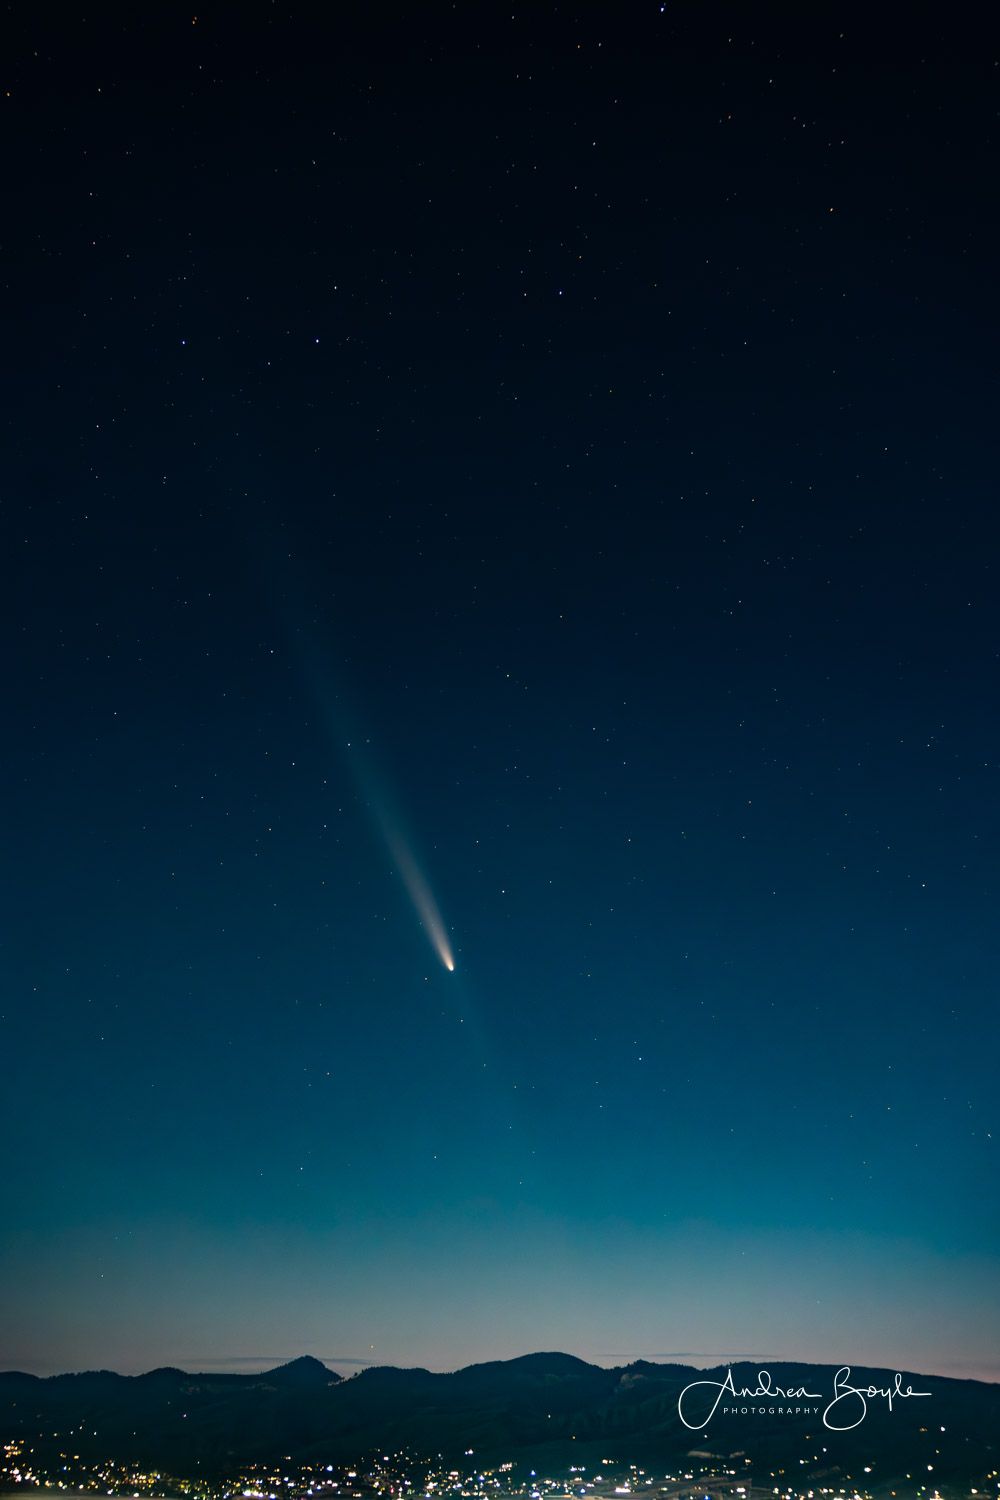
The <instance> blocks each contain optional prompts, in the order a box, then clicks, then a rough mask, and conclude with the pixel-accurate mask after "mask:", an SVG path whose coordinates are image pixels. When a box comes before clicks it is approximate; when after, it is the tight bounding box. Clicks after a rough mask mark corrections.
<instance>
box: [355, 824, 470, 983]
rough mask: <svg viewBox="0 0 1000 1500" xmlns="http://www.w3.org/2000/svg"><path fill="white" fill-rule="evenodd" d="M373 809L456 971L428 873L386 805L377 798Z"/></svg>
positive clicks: (433, 939) (442, 955)
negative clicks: (425, 873) (415, 856)
mask: <svg viewBox="0 0 1000 1500" xmlns="http://www.w3.org/2000/svg"><path fill="white" fill-rule="evenodd" d="M372 811H373V812H374V814H375V819H376V822H377V823H378V826H379V830H380V832H381V834H382V837H383V839H384V840H385V844H386V848H387V849H388V850H389V853H390V855H391V857H392V862H393V864H394V865H395V866H396V869H397V870H398V871H399V874H400V878H401V880H402V882H403V884H404V886H405V887H406V892H407V895H408V896H409V898H410V900H411V901H412V902H413V907H414V910H415V911H416V913H417V916H418V917H419V918H420V922H421V925H422V926H423V929H424V931H425V932H426V934H427V936H428V938H429V939H430V944H431V947H432V948H433V949H434V952H435V953H436V954H437V956H438V958H439V959H440V960H441V962H442V963H443V964H444V966H445V968H446V969H447V970H448V973H449V974H454V972H455V955H454V954H453V952H452V948H451V943H450V942H449V941H448V933H447V931H446V930H445V925H444V921H443V920H442V917H441V913H440V911H439V910H438V904H437V902H436V901H435V900H434V895H433V892H432V891H431V888H430V886H429V885H428V883H427V877H426V876H425V875H424V872H423V871H422V870H421V868H420V866H419V865H418V864H417V861H416V859H415V858H414V855H413V851H412V849H411V848H410V846H409V844H408V843H407V842H406V840H405V838H404V837H403V835H402V833H401V832H400V831H399V828H398V827H397V826H396V825H395V824H394V823H393V822H392V821H391V820H390V818H389V815H388V813H387V812H386V810H385V807H384V805H383V804H381V803H380V802H378V801H373V803H372Z"/></svg>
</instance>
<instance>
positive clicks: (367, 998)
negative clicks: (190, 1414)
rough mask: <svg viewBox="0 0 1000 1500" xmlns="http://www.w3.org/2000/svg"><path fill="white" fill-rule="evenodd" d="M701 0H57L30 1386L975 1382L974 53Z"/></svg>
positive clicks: (14, 1359) (33, 942)
mask: <svg viewBox="0 0 1000 1500" xmlns="http://www.w3.org/2000/svg"><path fill="white" fill-rule="evenodd" d="M708 10H709V11H710V12H711V13H710V14H707V13H706V11H705V10H702V9H700V8H695V7H690V8H688V9H685V8H677V7H673V6H671V7H668V8H666V9H663V8H661V7H660V6H659V5H650V6H647V5H635V6H630V7H629V6H627V7H625V8H624V9H623V10H622V11H621V12H620V13H619V12H617V11H616V12H615V13H614V15H613V16H612V15H611V14H610V12H608V13H605V14H603V15H602V14H600V13H599V12H598V13H597V14H595V12H594V11H592V10H588V11H587V12H581V13H578V14H571V13H569V12H562V11H556V10H554V9H552V8H551V7H547V6H539V7H533V8H532V10H531V11H530V13H527V12H526V13H525V15H524V16H523V17H515V18H514V19H513V20H512V19H511V17H510V14H509V8H508V9H507V10H506V11H501V9H500V8H497V9H495V10H494V9H492V8H491V7H469V8H467V9H465V10H462V9H460V10H459V11H458V12H454V11H452V10H450V9H446V8H441V9H437V8H435V7H427V8H424V9H422V10H421V13H420V14H419V15H418V16H416V17H414V16H413V15H410V16H408V17H407V16H406V15H403V14H400V15H398V16H395V17H393V16H391V15H384V16H382V21H383V22H384V25H382V24H381V23H380V24H379V26H375V25H374V24H373V25H372V27H371V28H369V27H368V26H367V24H366V23H365V22H364V20H363V19H360V18H357V17H356V18H355V19H354V20H353V21H347V22H345V21H344V20H343V18H341V19H340V20H339V21H337V20H336V19H332V20H328V21H325V22H321V21H318V20H316V19H315V17H311V16H310V15H309V9H308V8H304V9H303V8H299V9H297V8H295V7H288V6H282V7H277V8H275V7H259V8H258V7H254V6H249V7H241V9H240V12H239V14H238V15H237V14H235V13H231V12H225V13H224V12H223V11H221V10H220V11H214V12H209V13H206V14H205V15H200V14H199V15H198V16H197V18H196V22H195V23H194V24H192V19H191V15H190V13H188V12H182V11H181V10H180V9H179V8H172V7H163V8H162V9H161V10H160V11H159V12H158V13H157V14H156V15H155V16H154V17H152V18H140V19H136V17H135V16H133V15H128V16H126V15H125V14H124V13H123V15H122V16H121V17H120V18H119V17H117V16H116V15H114V14H113V12H112V11H110V10H109V11H108V13H107V14H106V16H105V17H104V18H103V19H98V20H96V21H95V20H93V19H90V20H87V21H79V22H66V23H60V25H59V27H58V28H57V27H56V26H55V22H54V21H53V19H52V18H51V17H49V18H46V17H45V16H44V15H40V14H37V13H32V12H30V11H29V10H28V9H27V8H24V7H22V8H20V11H19V13H18V14H17V15H16V21H17V27H16V30H17V32H18V35H17V39H16V43H15V45H14V47H13V50H12V51H11V52H10V54H9V56H8V59H7V64H6V66H7V69H8V75H9V76H8V79H7V82H6V84H5V87H6V89H7V90H8V97H7V98H6V99H5V101H4V105H5V108H6V110H7V118H8V124H9V125H10V126H12V127H13V130H14V132H15V138H16V140H17V141H18V143H19V144H18V146H17V147H16V148H15V150H16V154H15V159H14V161H13V164H12V168H11V173H10V189H9V194H10V201H11V202H12V203H13V204H14V207H15V212H14V213H13V214H12V215H11V219H10V226H11V227H10V229H9V233H8V235H7V236H6V238H7V240H8V244H7V261H8V269H7V274H6V278H5V280H6V293H7V303H8V306H7V311H8V321H9V324H10V327H11V330H12V331H11V335H10V338H9V340H8V347H7V356H8V357H7V360H6V367H7V371H8V381H7V386H6V393H5V394H6V399H5V410H6V412H7V424H8V425H7V439H8V441H7V450H8V453H9V455H10V456H9V458H8V463H7V483H6V486H5V488H6V490H7V494H8V503H7V506H6V515H7V525H8V530H7V542H6V544H5V547H4V556H5V564H4V568H5V583H4V589H3V593H4V598H5V601H6V618H7V627H6V630H5V644H6V647H7V660H6V666H5V673H4V677H5V694H4V698H5V705H6V708H5V715H4V717H5V724H6V732H5V735H4V761H5V778H4V780H5V786H6V791H7V795H6V802H7V810H6V836H5V850H6V862H7V880H8V899H7V902H6V910H7V916H8V920H7V923H6V924H5V931H4V940H3V965H4V981H3V994H4V999H3V1002H2V1021H0V1025H2V1054H3V1058H4V1063H5V1066H4V1088H3V1100H2V1108H3V1140H4V1147H5V1149H4V1157H5V1167H4V1180H5V1189H6V1191H5V1198H6V1202H7V1205H8V1207H10V1206H13V1213H11V1214H8V1215H7V1217H8V1220H9V1225H8V1229H7V1231H6V1233H5V1236H4V1241H3V1246H2V1251H0V1254H2V1261H0V1269H2V1284H3V1285H4V1287H6V1288H7V1289H8V1290H9V1291H11V1292H12V1293H13V1295H12V1296H9V1297H7V1296H6V1295H5V1299H4V1300H5V1305H4V1308H3V1316H2V1320H0V1367H10V1366H18V1367H22V1368H27V1369H32V1370H37V1371H40V1372H45V1371H49V1370H52V1369H63V1368H80V1367H92V1366H96V1365H109V1366H113V1367H116V1368H121V1369H126V1370H137V1369H142V1368H148V1367H150V1366H153V1365H157V1364H166V1363H172V1364H181V1365H185V1364H186V1365H190V1366H198V1367H210V1366H215V1367H226V1366H227V1363H228V1362H232V1361H236V1362H240V1361H246V1362H247V1363H248V1364H249V1365H252V1364H253V1363H254V1362H259V1363H267V1362H270V1361H273V1360H277V1359H278V1358H282V1357H286V1356H288V1355H292V1354H297V1353H300V1352H310V1353H315V1354H318V1355H320V1356H322V1357H326V1358H329V1359H330V1360H331V1362H333V1363H334V1364H339V1365H340V1366H341V1367H342V1368H345V1369H346V1368H349V1367H350V1366H352V1365H353V1364H355V1363H358V1362H361V1363H366V1362H369V1361H370V1360H376V1361H378V1362H392V1363H405V1364H414V1363H420V1364H426V1365H428V1366H431V1367H434V1368H446V1367H450V1366H453V1365H455V1364H458V1363H463V1362H469V1361H471V1360H474V1359H477V1358H489V1357H495V1356H502V1355H509V1354H516V1353H522V1352H524V1351H526V1350H527V1349H531V1348H538V1347H559V1348H564V1349H567V1350H569V1351H571V1352H573V1353H578V1354H581V1355H583V1356H585V1357H588V1358H593V1359H600V1360H618V1359H628V1358H632V1357H637V1356H646V1357H650V1358H656V1357H657V1356H658V1355H661V1356H662V1355H667V1354H674V1353H678V1352H683V1353H684V1354H685V1356H687V1355H694V1356H705V1357H706V1359H707V1358H716V1357H725V1356H727V1355H740V1354H746V1355H768V1356H771V1357H778V1356H782V1357H788V1358H799V1357H801V1358H806V1359H816V1360H823V1361H828V1360H829V1361H838V1360H841V1359H844V1360H851V1361H856V1362H858V1363H869V1364H878V1365H890V1366H897V1365H898V1366H908V1367H912V1368H916V1369H921V1370H928V1371H936V1372H938V1373H942V1374H952V1373H972V1374H980V1375H985V1376H986V1377H987V1378H995V1377H996V1374H997V1367H996V1362H995V1350H996V1347H997V1336H998V1332H1000V1329H998V1327H997V1324H996V1317H995V1309H996V1307H997V1305H998V1303H997V1296H996V1293H997V1288H998V1275H997V1269H998V1268H997V1261H996V1249H995V1247H996V1243H997V1234H998V1228H1000V1225H998V1215H997V1193H996V1168H995V1150H996V1142H995V1139H994V1135H995V1123H996V1106H995V1094H996V1086H995V1073H996V1055H997V1054H996V1044H997V1034H996V1014H995V1012H996V1006H995V993H996V967H997V938H996V923H995V890H996V875H995V852H996V836H997V811H998V804H997V796H996V776H997V744H996V736H997V713H996V701H997V699H996V686H997V684H996V663H997V624H998V620H997V603H996V600H997V587H996V578H995V573H996V552H997V540H998V536H997V532H998V528H997V523H996V514H995V500H994V493H993V492H994V488H995V453H994V451H993V446H992V438H991V432H990V421H991V416H992V414H993V412H994V410H995V374H994V368H993V367H994V364H995V357H994V350H995V339H996V292H995V265H996V258H997V235H996V211H995V202H994V199H993V196H992V195H989V194H988V193H987V183H988V182H989V180H990V178H991V175H992V174H993V171H994V165H995V148H996V104H997V100H996V70H995V68H994V67H993V64H992V60H991V59H992V54H989V56H988V57H987V54H986V53H985V52H984V51H983V50H982V45H981V43H982V39H979V38H976V37H973V36H968V37H964V38H959V37H957V36H956V35H952V34H950V33H949V32H948V31H947V30H941V29H939V30H937V31H935V30H934V29H933V27H932V26H930V25H928V26H927V27H923V25H922V23H914V26H913V28H912V30H911V31H910V32H909V33H908V34H907V35H906V36H905V37H904V38H902V39H900V38H898V37H895V36H894V37H888V36H886V37H880V36H879V35H878V34H877V33H874V32H872V31H871V30H870V29H869V30H867V31H865V32H864V33H863V34H862V33H860V32H857V31H852V30H851V29H850V26H849V25H848V26H846V27H845V24H844V22H843V17H842V16H840V19H839V21H838V19H836V18H834V19H832V20H829V21H828V20H827V19H826V18H825V17H824V15H823V14H822V13H812V12H811V13H810V17H809V18H808V20H803V21H800V22H799V23H798V24H799V27H800V29H799V30H797V31H792V32H789V31H788V30H787V29H785V28H784V26H781V27H779V25H778V23H777V20H776V19H775V20H773V21H771V22H766V23H765V24H764V25H763V26H757V27H756V28H755V27H754V26H751V25H750V23H749V22H748V21H747V20H746V19H745V18H744V19H740V17H739V16H738V15H736V14H735V13H734V14H733V15H730V14H729V13H726V12H723V11H722V10H721V9H714V8H708ZM935 25H936V26H937V27H939V28H943V27H946V25H947V23H946V22H945V21H942V20H940V19H939V20H938V21H937V22H936V23H935ZM804 28H808V29H804ZM842 33H843V34H842ZM389 825H391V828H392V829H393V830H395V833H394V835H393V836H394V837H395V838H397V840H398V839H402V840H404V841H405V846H406V849H407V850H408V851H409V856H408V857H412V859H413V860H414V861H415V862H416V865H417V866H418V867H419V869H420V871H421V872H422V878H423V879H424V880H425V881H426V884H427V888H428V889H429V890H430V891H431V892H432V893H433V899H434V901H435V902H436V904H437V907H438V908H439V910H440V913H441V915H442V919H443V921H444V923H445V924H446V927H447V931H448V934H449V939H450V943H451V946H452V949H453V951H454V955H455V963H456V967H455V972H454V973H453V974H452V973H448V972H446V971H445V969H444V968H443V966H442V964H441V962H440V961H439V959H438V957H437V956H436V955H435V952H434V950H433V946H432V944H431V943H430V942H429V941H428V935H427V932H426V931H425V930H424V926H425V924H423V925H422V923H421V920H420V917H419V914H418V913H417V912H416V911H415V910H414V906H413V903H412V900H411V899H410V896H409V895H408V894H407V890H406V883H405V881H404V879H403V878H402V872H401V870H400V868H399V865H398V860H397V861H395V862H394V859H393V857H392V853H391V851H390V850H389V849H388V848H387V845H386V842H385V839H384V837H383V834H384V832H385V829H386V827H387V826H389ZM397 854H398V845H397ZM411 883H412V882H411ZM425 915H426V912H425ZM991 1132H992V1134H991Z"/></svg>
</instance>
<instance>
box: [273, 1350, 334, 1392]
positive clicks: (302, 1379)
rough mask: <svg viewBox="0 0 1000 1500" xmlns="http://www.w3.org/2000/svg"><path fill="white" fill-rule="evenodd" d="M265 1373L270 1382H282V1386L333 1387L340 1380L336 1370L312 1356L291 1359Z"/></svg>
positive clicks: (306, 1355) (301, 1355) (303, 1355)
mask: <svg viewBox="0 0 1000 1500" xmlns="http://www.w3.org/2000/svg"><path fill="white" fill-rule="evenodd" d="M265 1373H266V1375H267V1378H268V1379H269V1380H276V1381H280V1382H281V1384H282V1385H285V1384H289V1385H332V1384H333V1383H335V1382H336V1381H339V1379H340V1376H339V1375H338V1374H337V1372H336V1370H331V1369H329V1368H328V1366H326V1365H325V1364H324V1363H323V1361H322V1360H321V1359H316V1358H315V1357H314V1356H313V1355H312V1354H300V1355H299V1357H298V1359H290V1360H289V1361H288V1363H287V1364H284V1365H278V1366H277V1367H276V1368H275V1369H273V1370H267V1371H265Z"/></svg>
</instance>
